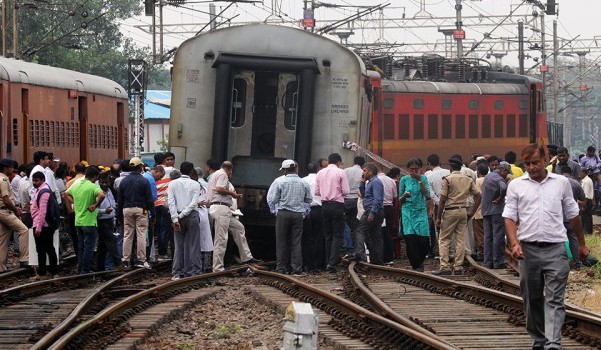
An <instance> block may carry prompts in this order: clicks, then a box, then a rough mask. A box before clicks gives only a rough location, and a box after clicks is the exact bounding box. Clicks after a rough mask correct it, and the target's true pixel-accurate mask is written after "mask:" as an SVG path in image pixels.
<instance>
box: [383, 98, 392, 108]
mask: <svg viewBox="0 0 601 350" xmlns="http://www.w3.org/2000/svg"><path fill="white" fill-rule="evenodd" d="M384 109H394V98H386V99H384Z"/></svg>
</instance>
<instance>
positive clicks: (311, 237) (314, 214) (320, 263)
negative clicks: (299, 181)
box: [301, 163, 326, 271]
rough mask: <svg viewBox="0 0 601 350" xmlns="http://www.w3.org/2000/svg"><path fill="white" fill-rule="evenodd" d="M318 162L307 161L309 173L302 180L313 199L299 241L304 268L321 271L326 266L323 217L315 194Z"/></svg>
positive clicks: (319, 201)
mask: <svg viewBox="0 0 601 350" xmlns="http://www.w3.org/2000/svg"><path fill="white" fill-rule="evenodd" d="M317 168H318V164H316V163H309V164H308V165H307V171H308V172H309V175H307V176H305V177H303V180H304V181H306V182H307V183H308V184H309V187H310V188H311V194H312V195H313V201H312V202H311V204H310V212H309V215H307V216H306V217H305V220H304V222H303V238H302V241H301V246H302V252H303V265H304V267H305V269H306V270H309V271H311V270H313V271H323V270H325V268H326V250H325V238H324V235H323V223H322V221H323V218H322V217H321V197H320V196H318V195H316V194H315V178H316V177H317V170H318V169H317Z"/></svg>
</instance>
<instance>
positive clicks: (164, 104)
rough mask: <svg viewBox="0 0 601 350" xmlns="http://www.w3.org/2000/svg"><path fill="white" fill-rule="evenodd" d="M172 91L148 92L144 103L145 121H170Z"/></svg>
mask: <svg viewBox="0 0 601 350" xmlns="http://www.w3.org/2000/svg"><path fill="white" fill-rule="evenodd" d="M170 106H171V91H169V90H148V91H146V100H145V101H144V119H169V115H170V113H171V107H170Z"/></svg>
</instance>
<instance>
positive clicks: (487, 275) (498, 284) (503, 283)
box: [466, 256, 601, 319]
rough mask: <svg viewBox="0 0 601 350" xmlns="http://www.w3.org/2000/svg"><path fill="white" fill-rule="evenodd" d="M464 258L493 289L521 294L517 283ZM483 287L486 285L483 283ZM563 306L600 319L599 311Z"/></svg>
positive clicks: (569, 305)
mask: <svg viewBox="0 0 601 350" xmlns="http://www.w3.org/2000/svg"><path fill="white" fill-rule="evenodd" d="M466 260H467V261H468V262H469V264H470V266H471V268H472V269H473V270H474V272H475V274H476V276H479V277H481V278H483V279H484V280H486V281H488V282H489V283H490V284H491V285H492V286H493V289H496V288H500V290H501V291H503V292H506V293H509V294H513V295H518V296H519V295H521V290H520V285H519V283H516V282H514V281H510V280H508V279H506V278H503V276H501V275H499V274H498V273H496V272H495V271H494V270H491V269H487V268H486V267H484V266H481V265H479V264H478V263H477V262H476V261H475V260H474V259H473V258H472V257H471V256H466ZM518 272H519V271H518ZM484 287H488V286H486V285H484ZM565 308H566V310H571V311H574V312H577V313H579V314H586V315H590V316H591V317H596V318H599V319H601V313H598V312H594V311H591V310H589V309H585V308H583V307H580V306H578V305H575V304H572V303H570V302H566V303H565Z"/></svg>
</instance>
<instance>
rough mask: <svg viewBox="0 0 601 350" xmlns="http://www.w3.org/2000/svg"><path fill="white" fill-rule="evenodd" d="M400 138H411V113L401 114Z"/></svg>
mask: <svg viewBox="0 0 601 350" xmlns="http://www.w3.org/2000/svg"><path fill="white" fill-rule="evenodd" d="M398 125H399V140H409V114H400V115H399V124H398Z"/></svg>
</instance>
